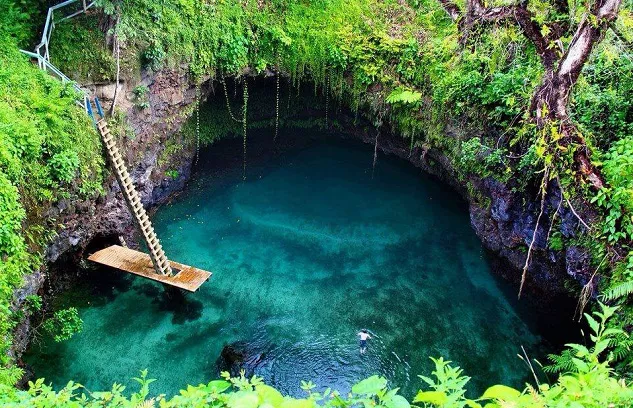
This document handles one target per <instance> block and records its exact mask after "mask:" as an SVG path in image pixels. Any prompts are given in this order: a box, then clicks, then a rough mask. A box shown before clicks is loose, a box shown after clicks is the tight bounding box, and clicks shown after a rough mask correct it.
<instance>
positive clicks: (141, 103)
mask: <svg viewBox="0 0 633 408" xmlns="http://www.w3.org/2000/svg"><path fill="white" fill-rule="evenodd" d="M132 94H134V106H136V107H137V108H139V109H146V108H149V88H148V87H147V86H145V85H138V86H136V87H135V88H134V89H133V90H132Z"/></svg>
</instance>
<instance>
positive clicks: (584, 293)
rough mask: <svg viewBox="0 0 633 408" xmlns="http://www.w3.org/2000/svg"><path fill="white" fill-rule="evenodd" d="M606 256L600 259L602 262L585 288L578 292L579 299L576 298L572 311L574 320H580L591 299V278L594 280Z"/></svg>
mask: <svg viewBox="0 0 633 408" xmlns="http://www.w3.org/2000/svg"><path fill="white" fill-rule="evenodd" d="M607 256H609V254H608V253H607V254H606V255H605V256H604V258H602V261H600V263H599V264H598V267H597V268H596V270H595V271H594V272H593V274H592V275H591V278H589V282H587V283H586V284H585V286H583V287H582V290H581V291H580V297H579V298H578V304H577V305H576V311H574V319H575V318H576V316H578V321H581V320H582V312H583V311H584V310H585V307H586V306H587V303H589V299H591V297H592V296H593V290H594V283H593V278H595V276H596V274H597V273H598V271H599V270H600V267H602V264H603V263H604V261H605V259H607Z"/></svg>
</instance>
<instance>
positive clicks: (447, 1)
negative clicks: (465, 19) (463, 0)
mask: <svg viewBox="0 0 633 408" xmlns="http://www.w3.org/2000/svg"><path fill="white" fill-rule="evenodd" d="M439 1H440V3H441V4H442V7H444V10H445V11H446V13H447V14H448V15H449V16H450V18H451V20H453V21H457V20H459V17H460V16H461V12H460V10H459V7H457V4H455V3H453V2H452V1H451V0H439Z"/></svg>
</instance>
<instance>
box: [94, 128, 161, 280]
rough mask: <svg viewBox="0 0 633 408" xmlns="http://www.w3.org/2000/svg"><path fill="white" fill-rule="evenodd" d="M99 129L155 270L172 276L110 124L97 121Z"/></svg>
mask: <svg viewBox="0 0 633 408" xmlns="http://www.w3.org/2000/svg"><path fill="white" fill-rule="evenodd" d="M97 129H99V133H100V134H101V139H102V140H103V144H104V145H105V147H106V151H107V154H108V159H109V160H110V163H111V164H112V167H114V174H115V176H116V179H117V181H118V182H119V186H121V191H122V192H123V197H124V198H125V201H126V202H127V205H128V207H129V208H130V209H131V210H132V215H133V216H134V220H135V222H136V224H137V225H138V227H139V229H140V230H141V232H142V234H143V238H145V242H147V247H148V248H149V254H150V258H151V259H152V264H153V265H154V269H155V270H156V272H157V273H159V274H162V275H168V276H172V275H173V271H172V268H171V266H170V264H169V260H168V259H167V256H165V252H164V251H163V247H162V246H161V244H160V242H159V241H158V237H157V236H156V232H155V231H154V227H153V226H152V222H151V221H150V219H149V217H148V216H147V212H146V211H145V208H143V204H142V203H141V198H140V196H139V194H138V192H137V191H136V188H134V184H133V183H132V178H131V177H130V174H129V173H128V171H127V167H126V166H125V163H124V162H123V158H122V157H121V153H120V152H119V149H118V148H117V146H116V143H115V142H114V138H113V137H112V134H111V133H110V129H109V128H108V123H107V122H106V120H105V119H100V120H98V121H97Z"/></svg>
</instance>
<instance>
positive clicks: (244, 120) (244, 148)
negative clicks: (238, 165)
mask: <svg viewBox="0 0 633 408" xmlns="http://www.w3.org/2000/svg"><path fill="white" fill-rule="evenodd" d="M247 110H248V81H247V80H246V78H244V106H243V107H242V129H243V130H244V137H243V150H244V163H243V164H242V179H244V180H246V112H247Z"/></svg>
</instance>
